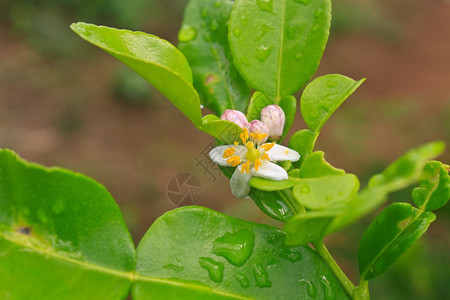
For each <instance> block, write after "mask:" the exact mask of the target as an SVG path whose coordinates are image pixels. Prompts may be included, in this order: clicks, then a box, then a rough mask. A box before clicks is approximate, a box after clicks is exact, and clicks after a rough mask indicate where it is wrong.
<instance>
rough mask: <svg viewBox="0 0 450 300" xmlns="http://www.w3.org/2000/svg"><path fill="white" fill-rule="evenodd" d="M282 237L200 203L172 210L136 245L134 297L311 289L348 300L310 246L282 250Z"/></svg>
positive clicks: (286, 295)
mask: <svg viewBox="0 0 450 300" xmlns="http://www.w3.org/2000/svg"><path fill="white" fill-rule="evenodd" d="M284 237H285V234H284V233H283V232H282V231H280V230H279V229H277V228H275V227H270V226H266V225H261V224H255V223H250V222H246V221H242V220H238V219H234V218H231V217H228V216H225V215H222V214H220V213H217V212H215V211H212V210H210V209H207V208H203V207H194V206H191V207H183V208H179V209H176V210H173V211H170V212H168V213H166V214H164V215H163V216H161V217H160V218H158V220H156V221H155V223H154V224H153V225H152V227H151V228H150V229H149V230H148V232H147V233H146V234H145V236H144V238H143V239H142V241H141V242H140V244H139V246H138V250H137V264H136V276H137V282H136V283H135V284H134V285H133V287H132V294H133V298H134V299H136V300H140V299H309V298H310V296H309V295H311V293H312V292H313V293H312V294H313V296H314V297H316V298H317V299H325V298H326V296H330V294H327V293H328V292H329V293H331V296H330V297H333V298H334V299H348V297H347V296H346V294H345V292H344V290H343V289H342V287H341V286H340V284H339V283H338V281H337V279H336V278H335V276H334V275H333V274H332V273H331V271H330V270H329V269H328V268H327V266H326V265H325V263H324V262H323V261H322V260H321V259H320V258H319V257H318V256H317V255H316V254H315V253H314V251H312V250H311V249H310V248H309V247H307V246H299V247H286V246H285V245H284V243H283V240H284ZM286 274H289V276H286ZM299 278H300V279H305V280H306V281H307V283H308V286H305V285H303V284H300V283H299V281H298V280H299ZM324 279H325V281H326V287H325V288H322V287H323V286H324Z"/></svg>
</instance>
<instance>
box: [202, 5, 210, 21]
mask: <svg viewBox="0 0 450 300" xmlns="http://www.w3.org/2000/svg"><path fill="white" fill-rule="evenodd" d="M201 16H202V18H203V19H205V18H206V17H208V7H207V6H205V7H203V9H202V12H201Z"/></svg>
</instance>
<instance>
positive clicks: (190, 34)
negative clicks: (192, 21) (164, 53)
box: [178, 25, 197, 42]
mask: <svg viewBox="0 0 450 300" xmlns="http://www.w3.org/2000/svg"><path fill="white" fill-rule="evenodd" d="M196 36H197V31H196V30H195V28H194V27H192V26H190V25H183V27H181V30H180V32H178V40H179V41H180V42H189V41H192V40H193V39H195V37H196Z"/></svg>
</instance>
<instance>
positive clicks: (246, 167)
mask: <svg viewBox="0 0 450 300" xmlns="http://www.w3.org/2000/svg"><path fill="white" fill-rule="evenodd" d="M244 172H247V174H248V173H250V162H249V161H248V162H246V163H245V164H242V165H241V173H244Z"/></svg>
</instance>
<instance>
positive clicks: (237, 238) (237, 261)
mask: <svg viewBox="0 0 450 300" xmlns="http://www.w3.org/2000/svg"><path fill="white" fill-rule="evenodd" d="M254 245H255V235H254V233H253V232H251V231H249V230H247V229H242V230H239V231H237V232H234V233H229V232H227V233H225V234H224V235H223V236H221V237H219V238H217V239H216V240H215V241H214V246H213V253H214V254H216V255H219V256H223V257H224V258H225V259H226V260H227V261H228V262H229V263H230V264H232V265H235V266H237V267H240V266H242V265H243V264H244V263H245V262H246V261H247V260H248V259H249V258H250V256H251V255H252V252H253V247H254Z"/></svg>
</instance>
